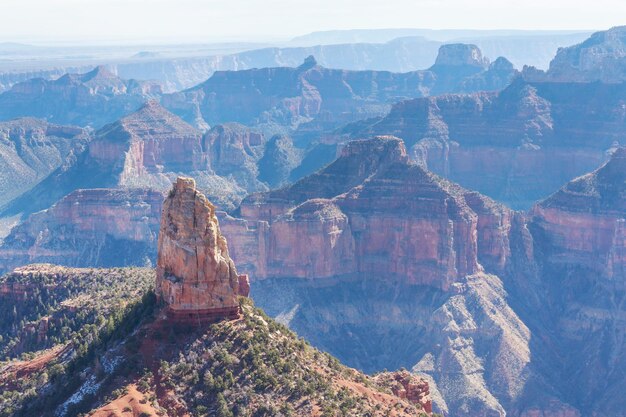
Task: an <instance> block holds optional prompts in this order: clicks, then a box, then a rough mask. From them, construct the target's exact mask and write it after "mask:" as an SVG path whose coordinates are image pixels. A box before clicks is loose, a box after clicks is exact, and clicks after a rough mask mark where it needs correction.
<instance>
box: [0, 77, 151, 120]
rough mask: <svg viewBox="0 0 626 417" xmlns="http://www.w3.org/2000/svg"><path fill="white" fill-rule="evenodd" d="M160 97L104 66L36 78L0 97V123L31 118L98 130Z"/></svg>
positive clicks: (149, 87) (144, 83)
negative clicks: (88, 70)
mask: <svg viewBox="0 0 626 417" xmlns="http://www.w3.org/2000/svg"><path fill="white" fill-rule="evenodd" d="M160 94H161V88H160V87H159V86H158V85H156V84H154V83H149V82H143V81H136V80H123V79H121V78H119V77H117V76H116V75H115V74H113V73H111V72H110V71H109V70H108V69H107V68H105V67H102V66H100V67H97V68H95V69H94V70H92V71H90V72H88V73H86V74H65V75H63V76H62V77H60V78H58V79H56V80H53V81H49V80H44V79H42V78H35V79H31V80H28V81H24V82H21V83H18V84H15V85H14V86H13V87H12V88H11V89H10V90H9V91H7V92H5V93H2V94H0V120H7V119H12V118H15V117H24V116H32V117H38V118H43V119H47V120H48V121H49V122H53V123H59V124H75V125H80V126H87V125H89V126H93V127H96V128H98V127H101V126H103V125H104V124H106V123H109V122H112V121H114V120H116V119H118V118H120V117H122V116H125V115H127V114H128V113H130V112H132V111H134V110H135V109H136V108H137V107H138V106H139V105H141V103H143V102H145V101H146V100H148V99H150V98H156V97H158V96H159V95H160Z"/></svg>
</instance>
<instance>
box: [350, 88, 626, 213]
mask: <svg viewBox="0 0 626 417" xmlns="http://www.w3.org/2000/svg"><path fill="white" fill-rule="evenodd" d="M620 86H621V85H607V84H601V83H591V84H582V83H531V82H526V81H524V80H523V79H517V80H515V81H514V82H513V83H512V84H511V85H510V86H509V87H507V88H506V89H504V90H503V91H501V92H499V93H476V94H471V95H445V96H441V97H428V98H420V99H415V100H408V101H404V102H400V103H397V104H396V105H394V106H393V108H392V110H391V111H390V112H389V114H388V115H387V116H385V117H384V118H382V119H380V120H374V121H370V122H369V123H365V124H355V125H353V126H352V127H351V128H346V129H344V134H346V135H347V136H350V137H353V138H359V137H363V136H366V137H367V136H369V135H375V134H393V135H395V136H398V137H400V138H402V139H404V140H405V142H406V144H407V147H408V148H409V154H410V155H411V157H412V159H414V160H415V161H417V162H418V163H421V164H423V165H424V166H426V167H428V169H429V170H431V171H433V172H435V173H437V174H439V175H441V176H443V177H446V178H448V179H450V180H452V181H455V182H458V183H459V184H461V185H462V186H464V187H468V188H470V189H473V190H477V191H479V192H481V193H483V194H485V195H487V196H490V197H492V198H494V199H496V200H498V201H502V202H504V203H506V204H508V205H510V206H512V207H513V208H517V209H528V208H530V207H531V206H532V204H533V203H534V202H536V201H538V200H540V199H542V198H545V197H547V196H548V195H550V194H551V193H553V192H555V191H556V190H558V188H559V187H560V186H561V185H562V184H564V183H566V182H567V181H569V180H571V179H572V178H575V177H577V176H579V175H582V174H584V173H586V172H589V171H591V170H593V169H595V168H596V167H597V166H598V165H600V164H601V163H602V162H603V161H604V160H606V157H607V154H608V153H607V152H608V151H610V150H611V149H613V148H614V147H616V146H619V144H620V143H621V142H622V141H623V138H622V134H621V132H622V128H623V126H624V123H625V121H626V117H625V114H624V112H623V109H622V97H623V94H624V92H623V91H622V90H623V88H622V87H620ZM574 97H575V99H573V98H574Z"/></svg>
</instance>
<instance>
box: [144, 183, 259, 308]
mask: <svg viewBox="0 0 626 417" xmlns="http://www.w3.org/2000/svg"><path fill="white" fill-rule="evenodd" d="M240 281H241V282H240ZM245 281H247V276H242V277H240V276H239V275H238V274H237V270H236V268H235V264H234V263H233V261H232V260H231V259H230V256H229V255H228V247H227V244H226V239H225V238H224V237H223V236H222V234H221V233H220V229H219V224H218V221H217V217H215V207H214V206H213V205H212V204H211V203H210V202H209V201H208V200H207V198H206V197H205V196H204V195H203V194H202V193H200V192H199V191H198V190H197V189H196V184H195V181H194V180H193V179H191V178H178V180H177V181H176V184H175V185H174V188H173V189H172V191H171V192H170V194H169V196H168V198H167V199H166V200H165V202H164V203H163V214H162V217H161V230H160V234H159V243H158V258H157V282H156V288H157V294H158V296H159V298H160V299H161V300H162V301H163V302H164V303H165V304H166V305H167V306H168V312H169V313H170V315H171V316H172V317H174V318H176V319H182V320H204V319H215V318H220V317H236V316H237V315H238V313H239V302H238V300H237V296H238V295H239V293H240V288H241V291H242V292H245V291H247V286H246V283H245Z"/></svg>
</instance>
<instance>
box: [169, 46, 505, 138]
mask: <svg viewBox="0 0 626 417" xmlns="http://www.w3.org/2000/svg"><path fill="white" fill-rule="evenodd" d="M466 49H467V51H466ZM468 51H469V52H468ZM440 55H441V56H440V58H439V59H438V62H440V63H441V65H435V66H433V67H432V68H431V69H430V70H425V71H414V72H407V73H389V72H381V71H347V70H337V69H328V68H324V67H322V66H320V65H318V63H317V61H316V60H315V58H313V57H312V56H310V57H308V58H306V59H305V60H304V63H303V64H302V65H300V66H299V67H297V68H285V67H283V68H261V69H251V70H244V71H218V72H216V73H215V74H213V76H212V77H211V78H209V79H208V80H207V81H205V82H204V83H202V84H199V85H198V86H196V87H193V88H191V89H188V90H185V91H183V92H180V93H173V94H169V95H165V96H164V97H163V99H162V103H163V105H164V106H165V107H167V108H168V109H170V110H171V111H173V112H174V113H176V114H178V115H180V116H181V117H182V118H184V119H185V120H187V121H188V122H189V123H192V124H194V125H196V126H198V127H206V126H207V125H213V124H218V123H225V122H239V123H244V124H246V125H255V124H265V123H268V122H270V123H278V124H281V125H284V126H287V127H291V128H296V127H298V126H299V125H301V124H304V123H307V122H311V121H315V122H316V123H317V124H318V126H317V129H318V130H323V131H332V130H333V129H334V128H336V127H337V126H338V125H340V124H342V123H347V122H350V121H353V120H358V119H364V118H367V117H372V116H379V115H382V114H384V113H386V111H387V110H388V109H389V104H388V103H390V102H393V101H397V100H400V99H406V98H412V97H423V96H426V95H429V94H432V93H437V94H439V93H442V92H448V93H450V92H457V91H460V90H459V89H460V88H461V87H460V85H461V83H462V81H463V80H464V79H465V78H467V77H469V76H475V75H476V74H477V73H481V72H485V73H487V72H489V69H488V64H487V61H486V60H485V59H483V58H482V54H481V53H480V50H478V48H476V47H475V46H473V45H462V44H458V45H455V46H454V47H448V46H445V47H442V48H441V50H440ZM476 61H480V63H479V64H476ZM450 63H453V65H449V64H450ZM500 69H502V68H500ZM515 73H516V72H515V70H513V69H511V71H510V77H509V78H508V79H502V83H501V84H499V85H498V84H497V82H496V81H495V79H493V77H492V82H491V83H490V84H489V85H488V84H486V83H484V84H482V85H480V86H479V84H478V83H476V84H467V85H465V86H464V87H463V88H465V89H471V88H472V86H477V87H487V86H489V87H493V88H495V89H501V88H504V87H505V86H506V85H507V84H508V83H509V82H510V80H511V78H512V77H513V75H514V74H515ZM472 91H475V90H472ZM233 109H237V110H236V111H234V110H233Z"/></svg>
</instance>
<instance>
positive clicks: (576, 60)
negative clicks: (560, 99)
mask: <svg viewBox="0 0 626 417" xmlns="http://www.w3.org/2000/svg"><path fill="white" fill-rule="evenodd" d="M540 78H542V79H546V80H550V81H557V82H593V81H602V82H607V83H621V82H623V81H624V80H626V26H618V27H614V28H611V29H609V30H607V31H602V32H596V33H594V34H593V35H591V37H589V38H588V39H587V40H585V41H584V42H581V43H579V44H577V45H573V46H569V47H567V48H559V50H558V52H557V54H556V56H555V57H554V59H553V60H552V61H551V62H550V68H549V69H548V71H547V73H545V74H541V75H540Z"/></svg>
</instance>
